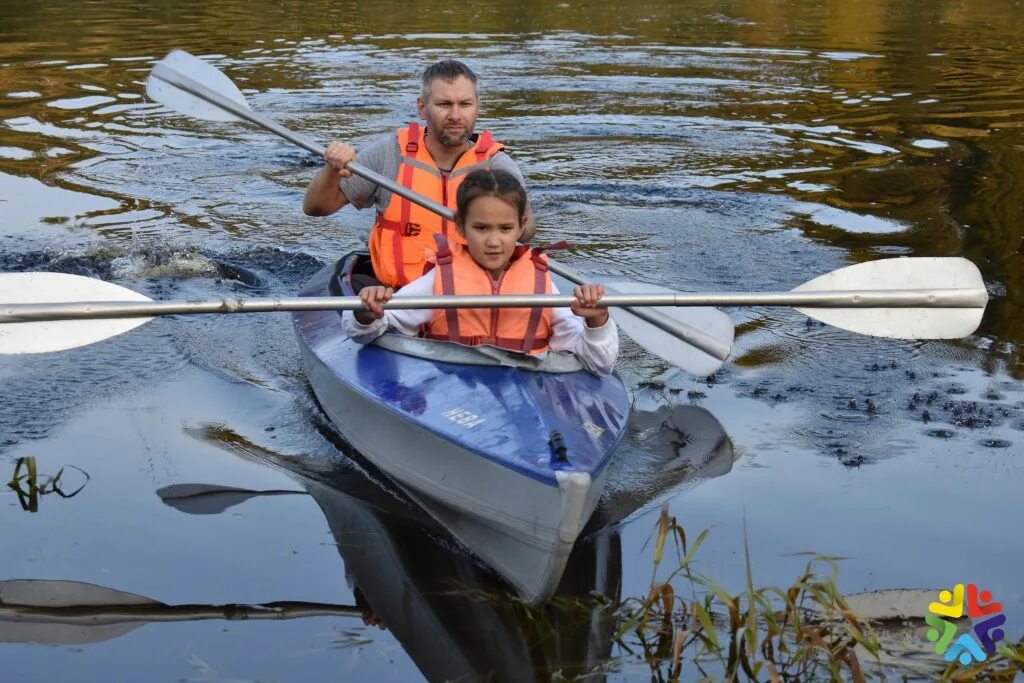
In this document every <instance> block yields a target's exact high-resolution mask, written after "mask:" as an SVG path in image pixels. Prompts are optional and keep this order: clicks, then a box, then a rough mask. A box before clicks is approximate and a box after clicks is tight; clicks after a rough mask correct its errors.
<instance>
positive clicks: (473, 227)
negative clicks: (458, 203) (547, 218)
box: [459, 195, 523, 280]
mask: <svg viewBox="0 0 1024 683" xmlns="http://www.w3.org/2000/svg"><path fill="white" fill-rule="evenodd" d="M459 233H460V234H462V235H463V236H464V237H465V238H466V242H467V243H468V246H469V255H470V256H472V257H473V260H474V261H476V262H477V263H478V264H480V266H481V267H482V268H483V269H484V270H486V271H488V272H489V273H490V274H491V277H492V278H493V279H495V280H497V279H498V278H500V277H501V274H502V273H503V272H504V271H505V268H506V266H508V262H509V261H510V260H511V259H512V252H513V251H514V250H515V247H516V242H518V241H519V238H520V237H522V236H523V224H522V222H521V221H520V220H519V213H518V212H517V211H516V209H515V207H514V206H512V205H511V204H509V203H508V202H506V201H505V200H503V199H500V198H498V197H489V196H486V195H485V196H482V197H477V198H476V199H474V200H473V201H472V202H470V204H469V207H468V208H467V209H466V215H465V216H464V217H463V221H462V224H461V225H459Z"/></svg>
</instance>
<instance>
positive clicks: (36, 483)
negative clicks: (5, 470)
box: [7, 455, 89, 512]
mask: <svg viewBox="0 0 1024 683" xmlns="http://www.w3.org/2000/svg"><path fill="white" fill-rule="evenodd" d="M68 467H70V468H71V469H74V470H78V471H79V472H81V473H82V474H83V475H84V476H85V481H83V482H82V484H81V485H80V486H79V487H78V488H76V489H74V490H73V491H71V492H70V493H69V492H67V491H65V490H64V489H63V487H62V486H61V484H62V479H63V477H64V470H65V469H66V468H68ZM22 469H24V470H25V471H24V473H22ZM87 483H89V473H88V472H86V471H85V470H83V469H81V468H79V467H75V466H74V465H65V466H64V467H61V468H60V469H59V470H57V474H54V475H49V474H43V475H40V474H39V472H38V470H37V467H36V459H35V456H32V455H29V456H26V457H22V458H18V462H17V463H16V464H15V465H14V474H13V475H11V480H10V481H9V482H8V483H7V486H8V487H10V488H11V489H13V490H14V492H15V493H17V494H18V502H19V503H21V508H22V509H23V510H25V511H27V512H37V511H38V510H39V498H40V497H41V496H45V495H47V494H50V493H56V494H57V495H58V496H60V497H61V498H74V497H75V496H77V495H78V494H79V493H80V492H81V491H82V489H84V488H85V485H86V484H87Z"/></svg>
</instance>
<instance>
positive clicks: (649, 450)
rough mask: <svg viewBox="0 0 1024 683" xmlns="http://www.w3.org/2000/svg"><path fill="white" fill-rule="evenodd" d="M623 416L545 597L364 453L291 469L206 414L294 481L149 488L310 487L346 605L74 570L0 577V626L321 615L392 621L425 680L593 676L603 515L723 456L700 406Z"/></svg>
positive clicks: (36, 633) (121, 628)
mask: <svg viewBox="0 0 1024 683" xmlns="http://www.w3.org/2000/svg"><path fill="white" fill-rule="evenodd" d="M638 406H639V407H640V408H643V407H644V401H639V402H638ZM632 424H633V427H632V431H631V432H630V434H629V435H628V436H627V440H628V441H629V442H630V443H629V448H628V452H626V451H624V452H626V456H625V457H624V458H623V462H622V463H617V464H616V465H615V469H614V473H615V475H616V476H619V475H621V476H622V477H623V478H624V479H625V480H627V481H628V485H623V486H616V487H615V488H613V489H610V490H609V495H608V496H607V498H606V499H605V500H604V501H602V503H601V505H600V506H599V508H598V511H597V513H596V514H595V516H594V519H593V522H594V524H595V525H594V526H593V532H592V533H590V534H589V535H588V536H587V537H586V538H583V539H581V541H580V542H578V543H577V544H576V547H575V549H574V551H573V553H572V554H571V556H570V558H569V560H568V563H567V566H566V571H565V572H564V574H563V576H562V580H561V583H560V584H559V586H558V589H557V590H556V592H555V596H554V597H553V598H552V600H551V601H550V602H549V603H548V604H547V605H546V606H544V607H531V606H528V605H527V604H525V603H524V602H523V601H522V600H520V599H518V598H517V597H515V596H516V593H515V591H514V590H512V589H511V588H510V587H509V585H508V583H509V581H508V578H509V577H508V576H507V575H505V574H503V573H502V572H507V571H509V570H510V569H512V568H516V567H522V566H524V565H526V564H528V563H529V562H530V561H533V562H538V563H540V562H543V558H539V557H535V556H531V557H528V558H527V559H526V560H524V559H523V558H516V557H515V555H516V553H519V552H522V550H523V549H522V548H520V547H517V545H516V544H515V543H514V542H510V541H508V540H507V539H502V538H500V536H501V535H500V534H499V533H497V532H495V531H494V530H491V529H487V528H483V527H480V528H474V527H473V526H472V525H471V524H467V523H465V522H464V521H461V522H460V520H459V519H458V517H457V515H455V513H453V512H452V511H450V510H442V509H426V510H425V509H423V508H422V507H421V506H420V505H418V504H416V503H414V502H413V501H411V500H410V499H409V498H408V497H406V496H405V495H403V494H402V493H401V491H399V490H397V489H396V488H393V487H391V486H390V485H389V484H388V483H387V479H386V478H384V477H379V480H375V477H376V476H377V473H376V472H375V471H374V470H372V467H371V466H368V465H366V467H367V469H368V470H369V475H368V474H366V473H364V471H363V470H361V469H360V468H357V467H352V466H350V465H347V464H346V465H345V466H340V465H339V466H336V467H334V468H331V469H326V470H324V469H321V470H318V471H316V472H315V473H314V472H308V471H297V469H296V459H294V458H290V457H284V456H280V455H278V454H275V453H273V452H271V451H268V450H266V449H264V448H262V447H260V446H258V445H256V444H253V443H251V442H249V441H247V440H246V439H244V438H243V437H240V436H239V435H237V434H235V433H233V432H230V431H229V430H225V429H224V428H223V427H211V428H209V429H207V430H201V431H197V432H194V433H195V434H196V435H199V436H201V437H202V438H204V439H207V440H210V441H212V442H214V443H216V444H217V445H220V446H222V447H225V448H228V449H230V450H231V451H232V452H235V453H238V454H240V455H243V456H245V457H257V458H259V459H262V460H265V461H267V460H269V461H270V462H272V463H273V464H276V465H279V466H283V467H285V469H286V470H287V471H288V473H289V474H290V476H292V478H293V479H294V480H295V481H296V483H297V484H298V486H297V487H296V488H295V489H294V490H279V489H275V490H263V491H260V490H249V489H244V488H236V487H230V486H214V485H202V484H189V483H182V484H174V485H171V486H165V487H163V488H161V489H160V490H159V491H158V492H157V493H158V495H159V496H160V497H161V500H162V501H163V502H164V503H166V504H167V505H168V506H171V507H173V508H175V509H176V510H179V511H181V512H183V513H187V514H195V515H207V514H217V513H219V512H222V511H225V510H228V509H229V508H232V507H234V506H237V505H242V504H244V503H245V502H246V501H247V500H249V499H251V498H253V497H259V496H267V495H271V496H281V495H307V494H308V495H310V496H311V497H312V498H313V499H314V500H315V501H316V502H317V504H318V505H319V507H320V509H321V510H322V511H323V514H324V516H325V518H326V521H327V524H328V526H329V528H330V531H331V534H332V536H333V539H334V542H335V544H336V546H337V548H338V552H339V554H340V556H341V559H342V560H343V562H344V568H345V569H344V570H345V575H346V578H347V579H348V580H349V582H350V585H351V587H352V591H353V595H354V596H355V600H354V602H355V604H354V605H333V604H321V603H306V602H271V603H266V604H263V605H167V604H164V603H160V602H157V601H155V600H151V599H149V598H146V597H144V596H139V595H134V594H131V593H125V592H121V591H117V590H115V589H111V588H106V587H102V586H95V585H92V584H85V583H78V582H73V581H7V582H2V583H0V592H2V594H3V598H4V604H3V606H2V608H0V641H4V642H42V643H50V644H71V643H90V642H99V641H103V640H109V639H112V638H117V637H119V636H121V635H124V634H126V633H128V632H130V631H132V630H134V629H137V628H139V627H140V626H142V625H144V624H147V623H151V622H166V621H184V620H200V619H225V620H231V619H242V618H244V619H250V620H251V619H287V618H302V617H311V616H335V617H351V618H355V619H361V620H362V622H363V623H364V624H367V625H368V626H374V627H378V628H386V629H388V630H389V631H391V632H392V633H393V635H394V636H395V638H396V639H397V640H398V641H399V642H400V643H401V644H402V646H403V648H404V649H405V650H406V652H407V653H408V655H409V657H410V658H411V659H412V660H413V661H414V662H415V664H416V666H417V667H418V668H419V669H420V671H421V672H422V673H423V675H424V676H425V677H426V678H427V679H428V680H438V681H440V680H454V679H457V680H517V681H518V680H534V679H538V678H550V677H551V676H552V675H553V674H554V673H555V672H557V671H561V672H562V674H563V675H565V676H567V677H573V676H577V675H583V674H588V673H589V674H591V675H593V674H595V673H596V672H598V671H600V670H601V669H602V668H603V667H602V663H603V662H606V661H607V660H608V659H609V658H610V656H611V650H612V644H613V637H614V633H615V628H616V626H617V624H616V620H615V609H616V607H617V605H618V604H619V602H620V600H621V598H622V595H621V591H622V552H621V544H620V538H619V532H618V528H619V527H618V523H619V522H621V521H622V520H624V519H626V518H628V517H629V516H630V515H632V514H633V513H634V512H636V511H637V510H642V509H644V508H645V507H650V506H651V505H653V504H654V502H655V499H657V498H659V497H663V496H664V495H665V494H667V493H669V492H671V491H674V490H677V489H679V488H680V487H682V486H685V485H687V484H689V483H692V482H694V481H696V480H698V479H700V478H701V477H704V476H719V475H720V474H723V473H725V472H728V471H729V470H730V469H731V466H732V462H733V458H734V454H733V450H732V448H731V445H730V444H729V441H728V438H727V437H726V436H725V433H724V431H723V430H722V429H721V426H720V425H719V424H718V422H717V420H715V419H714V417H713V416H712V415H711V414H710V413H708V412H707V411H705V410H703V409H701V408H696V407H693V406H670V405H668V404H659V405H657V406H654V407H652V408H651V409H649V410H639V411H637V412H636V413H635V414H634V415H633V419H632ZM360 464H362V463H360ZM381 482H384V483H381ZM436 520H444V525H445V526H447V525H448V524H461V525H462V528H463V529H464V531H465V530H467V529H468V532H467V533H464V534H462V535H461V536H460V538H462V540H463V543H464V545H465V547H464V548H458V547H456V546H457V542H456V541H455V540H454V539H453V538H452V537H451V536H450V535H449V534H448V533H447V532H446V530H445V529H444V527H443V526H442V525H441V524H438V523H437V521H436ZM596 523H600V524H601V525H603V526H604V527H605V528H601V527H600V526H597V525H596ZM473 544H477V545H478V546H479V545H486V546H487V547H488V548H489V553H490V556H491V557H495V556H498V557H500V556H501V553H505V554H506V555H507V556H508V557H507V559H506V560H505V561H502V562H499V563H498V566H495V567H489V566H487V565H484V564H482V563H481V562H480V561H479V560H477V559H476V556H478V555H479V552H478V551H479V548H478V547H474V545H473ZM467 550H468V551H469V552H466V551H467ZM520 580H522V579H520ZM599 677H600V676H599Z"/></svg>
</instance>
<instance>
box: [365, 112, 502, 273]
mask: <svg viewBox="0 0 1024 683" xmlns="http://www.w3.org/2000/svg"><path fill="white" fill-rule="evenodd" d="M425 134H426V131H425V130H424V129H423V128H422V127H421V126H420V125H419V124H418V123H410V124H409V127H408V128H403V129H401V130H399V131H398V132H397V135H398V149H399V150H400V151H401V153H402V161H401V162H400V164H399V166H398V177H397V178H396V179H395V180H396V181H397V182H399V183H400V184H402V185H404V186H405V187H407V188H409V189H410V190H412V191H414V192H416V193H417V194H421V195H423V196H424V197H427V198H428V199H432V200H434V201H435V202H437V203H438V204H443V205H444V206H447V207H448V208H450V209H452V210H454V209H455V193H456V191H457V190H458V188H459V185H460V184H461V183H462V180H463V178H465V177H466V174H467V173H469V172H471V171H476V170H478V169H481V168H490V167H491V163H492V160H493V159H494V155H495V154H497V153H498V152H500V151H501V150H503V149H505V146H504V145H502V144H499V143H497V142H495V141H494V138H492V137H491V134H490V132H489V131H484V132H483V133H481V134H480V135H479V136H478V137H477V140H476V142H475V143H474V144H473V147H471V148H470V149H468V150H466V152H465V153H463V155H462V156H460V157H459V159H458V161H457V162H456V163H455V166H454V167H453V168H452V170H451V171H450V172H448V173H444V172H442V171H441V169H439V168H438V167H437V164H436V163H434V158H433V157H432V156H430V152H428V151H427V146H426V145H425V144H424V140H423V138H424V135H425ZM436 233H441V234H443V235H445V236H446V237H448V236H449V233H451V236H453V238H454V239H455V240H457V241H459V242H460V243H461V242H463V241H464V240H463V239H462V238H461V237H460V236H459V235H458V233H457V232H456V230H455V225H454V223H452V221H449V220H447V219H444V218H441V217H440V216H438V215H437V214H435V213H433V212H431V211H429V210H427V209H424V208H423V207H422V206H419V205H418V204H413V203H412V202H410V201H409V200H408V199H405V198H404V197H399V196H398V195H396V194H392V195H391V201H390V202H388V205H387V208H385V209H384V211H383V213H381V212H379V211H378V213H377V221H376V222H375V223H374V224H373V228H372V229H371V230H370V240H369V242H370V260H371V261H372V262H373V271H374V274H376V276H377V279H378V280H380V281H381V282H383V283H384V284H385V285H387V286H389V287H401V286H402V285H406V284H409V282H411V281H412V280H415V279H416V278H418V277H420V276H421V275H423V273H424V267H425V266H426V254H427V251H428V250H430V249H433V248H434V240H433V236H434V235H435V234H436Z"/></svg>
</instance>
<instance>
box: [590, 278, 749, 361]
mask: <svg viewBox="0 0 1024 683" xmlns="http://www.w3.org/2000/svg"><path fill="white" fill-rule="evenodd" d="M570 291H571V290H570ZM605 291H606V292H607V293H609V294H640V293H644V294H651V293H671V292H673V290H671V289H669V288H667V287H659V286H657V285H650V284H646V283H643V282H613V283H611V284H606V285H605ZM645 310H651V309H645ZM610 312H611V316H612V319H613V320H615V323H616V324H617V325H618V326H619V327H620V328H622V331H623V332H625V333H626V334H628V335H629V336H630V337H631V338H632V339H633V340H634V341H636V343H638V344H639V345H640V346H642V347H644V348H645V349H647V350H648V351H650V352H651V353H653V354H654V355H655V356H658V357H659V358H661V359H662V360H664V361H666V362H668V363H671V364H672V365H675V366H676V367H679V368H682V369H683V370H685V371H687V372H689V373H690V374H692V375H694V376H696V377H706V376H707V375H710V374H711V373H713V372H714V371H715V370H717V369H718V368H720V367H722V365H723V364H724V363H725V360H724V359H722V358H718V357H716V356H713V355H711V354H709V353H707V352H706V351H703V350H701V349H699V348H697V347H696V346H694V345H692V344H689V343H687V342H686V341H683V340H682V339H680V338H679V337H677V336H675V335H673V334H670V333H668V332H665V331H664V330H662V329H660V328H658V327H655V326H654V325H651V324H650V323H648V322H647V321H645V320H641V319H640V318H638V317H637V316H635V315H633V314H631V313H630V312H629V311H628V310H626V309H623V308H612V309H610ZM656 313H657V314H658V315H661V316H664V317H667V318H669V319H671V320H672V321H673V322H676V323H678V324H680V325H683V326H685V327H688V328H692V329H694V330H696V331H697V332H698V333H700V334H703V335H705V336H706V337H710V338H711V339H712V340H714V341H715V342H716V343H717V344H718V345H720V346H722V347H725V348H726V349H731V348H732V342H733V337H734V335H735V327H734V325H733V323H732V318H730V317H729V315H728V314H727V313H725V312H724V311H720V310H718V309H717V308H712V307H703V306H702V307H688V308H659V309H658V310H657V311H656Z"/></svg>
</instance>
